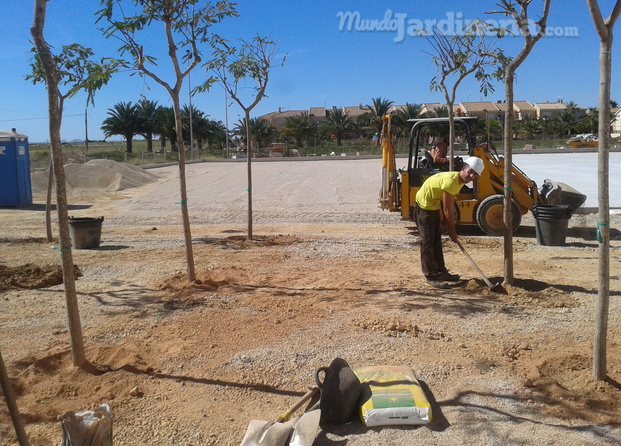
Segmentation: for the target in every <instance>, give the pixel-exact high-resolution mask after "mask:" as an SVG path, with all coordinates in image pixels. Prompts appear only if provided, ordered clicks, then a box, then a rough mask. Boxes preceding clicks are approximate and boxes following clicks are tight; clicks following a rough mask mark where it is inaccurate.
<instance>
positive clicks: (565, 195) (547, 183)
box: [539, 179, 587, 214]
mask: <svg viewBox="0 0 621 446" xmlns="http://www.w3.org/2000/svg"><path fill="white" fill-rule="evenodd" d="M539 193H540V194H541V196H542V197H544V198H545V199H546V203H547V204H555V205H558V204H563V205H567V206H569V207H570V208H571V213H572V214H573V213H574V212H576V211H577V210H578V208H579V207H580V206H582V205H583V204H584V202H585V201H586V199H587V197H586V195H584V194H583V193H581V192H579V191H577V190H576V189H574V188H573V187H571V186H568V185H567V184H565V183H561V182H557V181H552V180H550V179H545V180H543V185H542V186H541V187H540V188H539Z"/></svg>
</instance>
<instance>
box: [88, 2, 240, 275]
mask: <svg viewBox="0 0 621 446" xmlns="http://www.w3.org/2000/svg"><path fill="white" fill-rule="evenodd" d="M100 3H101V5H102V6H103V9H102V10H100V11H99V12H98V13H97V14H98V16H99V18H98V19H97V20H98V21H100V20H105V21H107V22H108V23H109V25H110V26H109V27H108V28H107V29H105V30H102V31H103V33H104V35H105V36H106V37H107V38H108V37H115V38H117V39H119V40H120V41H121V42H122V43H123V45H122V46H121V47H120V49H119V52H120V53H121V55H123V54H126V53H127V54H129V56H130V59H131V60H130V61H125V62H124V66H125V67H126V68H128V69H130V70H133V71H134V72H135V73H139V74H140V75H146V76H148V77H150V78H151V79H153V80H154V81H155V82H157V83H158V84H159V85H161V86H162V87H164V88H165V89H166V91H168V94H169V95H170V98H171V100H172V103H173V110H174V112H175V130H176V134H177V147H178V149H179V188H180V195H181V203H180V204H181V216H182V219H183V234H184V238H185V253H186V266H187V275H188V282H193V281H194V279H195V272H194V253H193V249H192V234H191V230H190V217H189V213H188V196H187V187H186V178H185V146H184V143H183V123H182V119H181V103H180V100H179V95H180V93H181V87H182V85H183V80H184V79H185V77H186V76H188V75H189V74H190V72H191V71H192V70H193V69H194V68H195V67H196V66H197V65H198V64H199V63H200V62H201V60H202V51H201V45H202V44H209V45H211V44H212V42H213V41H214V39H215V35H214V34H212V33H211V32H210V28H211V27H212V25H214V24H215V23H219V22H220V21H222V20H223V19H224V18H226V17H230V16H237V15H238V14H237V11H236V10H235V4H234V3H231V2H228V1H218V2H216V3H215V4H212V3H210V2H208V3H206V4H205V5H204V6H198V3H199V0H131V1H130V0H125V1H121V0H100ZM131 4H133V5H134V6H135V7H136V9H137V15H135V16H129V15H126V14H125V12H124V10H123V9H124V8H123V6H124V5H125V6H127V7H128V8H127V9H129V6H130V5H131ZM154 22H155V23H157V22H159V23H160V24H162V25H163V27H164V37H165V41H166V45H167V47H168V56H169V57H170V62H171V64H172V66H173V70H174V76H173V81H172V82H168V81H166V80H164V77H162V76H163V75H160V74H157V73H156V72H155V70H156V68H157V63H156V58H155V57H153V56H150V55H149V54H147V53H146V51H145V47H144V44H143V43H140V42H139V40H138V35H137V34H140V32H141V31H147V30H148V29H149V27H150V25H152V24H153V23H154ZM145 34H146V33H142V35H143V38H144V39H145V41H146V40H147V39H149V40H150V42H151V43H152V44H153V45H155V44H157V42H154V40H153V39H152V37H150V38H148V37H147V36H146V35H145ZM182 50H185V51H184V53H183V55H182V56H181V57H180V56H179V51H182ZM182 62H183V63H188V65H187V66H186V68H185V69H183V68H182V66H181V63H182Z"/></svg>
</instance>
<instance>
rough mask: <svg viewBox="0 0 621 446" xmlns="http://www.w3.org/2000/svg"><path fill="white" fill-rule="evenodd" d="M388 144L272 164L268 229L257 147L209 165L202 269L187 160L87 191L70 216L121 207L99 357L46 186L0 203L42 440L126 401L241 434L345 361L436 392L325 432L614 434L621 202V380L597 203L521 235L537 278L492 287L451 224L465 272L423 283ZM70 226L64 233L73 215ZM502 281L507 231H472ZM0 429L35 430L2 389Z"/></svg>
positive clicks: (541, 440)
mask: <svg viewBox="0 0 621 446" xmlns="http://www.w3.org/2000/svg"><path fill="white" fill-rule="evenodd" d="M379 163H380V162H379V160H337V161H325V160H321V161H308V162H303V161H295V162H289V161H280V162H257V163H255V164H254V170H253V174H254V175H253V177H254V180H253V188H252V189H253V195H254V200H253V209H254V220H253V223H254V224H253V232H254V240H252V241H248V240H246V237H245V235H246V230H247V226H246V221H247V220H246V219H247V215H246V209H247V201H246V200H247V188H248V187H247V184H246V177H245V164H243V163H203V164H194V165H191V166H188V191H189V200H188V206H189V212H190V216H191V219H192V231H193V232H192V236H193V241H194V244H193V249H194V259H195V264H196V271H197V280H196V281H195V282H194V283H191V284H188V283H187V280H186V274H185V263H184V262H185V253H184V249H183V235H182V232H181V230H180V227H179V226H180V225H179V222H180V219H181V215H180V212H179V204H178V202H179V198H178V196H179V194H178V181H177V173H176V167H168V168H160V169H153V170H150V171H149V172H150V173H154V174H156V175H157V176H158V177H159V180H158V181H157V182H156V183H151V184H146V185H144V186H141V187H136V188H126V189H119V190H116V191H108V192H105V193H102V192H101V191H97V190H96V189H75V190H73V192H72V195H71V197H70V200H69V201H70V204H71V211H70V214H71V215H73V216H75V217H81V216H90V217H97V216H100V215H103V216H105V221H104V223H103V234H102V243H101V247H100V248H99V249H95V250H73V256H74V263H75V265H76V267H77V269H76V275H78V276H79V278H78V280H77V282H76V285H77V289H78V293H79V296H78V297H79V305H80V313H81V319H82V324H83V332H84V343H85V346H86V356H87V358H88V360H89V361H90V362H91V363H93V364H94V365H96V366H97V368H98V369H99V371H100V372H98V373H93V372H88V371H84V370H81V369H76V368H74V367H73V366H72V365H71V351H70V348H69V335H68V330H67V328H66V327H67V317H66V310H65V305H64V292H63V287H62V285H61V284H58V282H59V278H58V277H59V274H58V265H59V263H60V262H59V256H58V250H55V249H51V248H50V245H51V244H50V243H48V242H47V241H45V238H44V237H45V228H44V206H43V203H44V196H43V194H42V193H40V191H36V193H35V204H34V205H32V206H30V207H28V208H24V209H0V221H2V225H0V248H1V249H2V258H1V260H0V333H1V337H0V351H1V352H2V356H3V358H4V361H5V363H6V364H7V368H8V371H9V375H10V377H11V383H12V386H13V389H14V391H15V393H16V394H17V397H18V399H17V403H18V406H19V409H20V412H21V413H22V417H23V419H24V421H25V423H26V431H27V433H28V436H29V438H30V443H31V444H32V445H50V444H58V443H59V442H60V439H61V427H60V424H59V423H58V421H57V416H58V415H61V414H63V413H64V412H65V411H68V410H74V411H81V410H89V409H94V408H95V407H97V406H98V405H100V404H101V403H108V404H109V405H110V407H111V408H112V411H113V412H114V414H115V421H114V437H115V440H114V444H115V445H127V446H129V445H152V446H159V445H188V446H189V445H236V444H239V442H240V441H241V439H242V437H243V435H244V432H245V430H246V427H247V426H248V422H249V421H250V420H251V419H261V420H271V419H274V418H275V417H277V416H278V415H279V414H281V413H282V412H283V411H284V410H285V409H286V408H287V407H289V406H290V405H291V404H292V403H293V402H295V401H296V400H297V399H298V398H299V396H301V395H302V394H303V393H305V391H306V390H307V388H308V386H311V385H312V384H313V375H314V371H315V370H316V369H317V368H319V367H322V366H327V365H328V364H329V363H330V362H331V360H332V359H334V358H336V357H342V358H344V359H345V360H347V361H348V362H349V364H350V365H351V366H352V367H362V366H367V365H385V364H394V365H408V366H411V367H412V368H413V369H414V370H415V371H416V373H417V376H418V378H419V379H420V380H421V382H422V384H423V387H424V388H425V389H426V393H427V396H428V398H429V399H430V401H431V402H432V409H433V417H434V419H433V421H432V423H431V424H429V425H427V426H420V427H398V428H395V427H384V428H371V429H367V428H365V427H363V426H362V424H361V423H360V422H359V421H354V422H352V423H349V424H344V425H333V426H328V427H326V428H325V429H323V430H322V432H321V433H320V435H319V437H318V438H317V440H316V442H315V444H316V445H345V444H347V445H349V446H357V445H361V446H362V445H365V446H368V445H396V446H406V445H408V446H409V445H412V444H428V445H463V444H477V445H478V444H481V445H506V444H522V445H552V444H564V445H584V444H589V445H604V444H619V443H620V442H621V429H620V427H621V384H620V383H621V345H620V344H619V342H618V340H619V339H620V335H621V328H620V327H621V325H620V324H619V322H620V319H621V302H620V298H619V296H620V295H621V294H620V292H619V290H621V277H620V273H619V271H620V260H621V239H620V238H619V234H620V232H619V230H620V229H621V220H620V216H618V215H616V216H613V221H612V224H611V228H612V233H613V237H615V240H613V241H612V249H611V252H610V255H611V283H610V285H611V290H612V291H611V300H610V310H609V329H608V347H607V349H608V367H607V369H608V376H609V379H608V380H607V381H605V382H597V381H596V380H594V379H593V378H592V376H591V365H592V344H593V333H594V327H595V322H594V319H595V311H596V306H597V287H598V285H597V264H598V243H597V242H596V240H595V231H594V227H595V217H594V216H575V217H574V218H572V219H571V221H570V228H569V231H568V238H567V245H566V246H563V247H551V246H540V245H538V244H537V241H536V238H535V229H534V224H533V221H532V218H529V217H525V219H524V220H523V223H524V226H523V227H522V228H520V229H519V230H518V232H517V234H516V237H515V240H514V242H515V243H514V259H515V276H516V283H515V285H514V286H505V287H504V292H502V293H493V292H490V291H489V290H488V289H487V287H485V286H484V285H483V282H482V281H480V280H478V277H477V274H476V272H475V271H473V270H472V268H471V266H470V264H469V263H468V261H467V259H466V258H465V257H464V256H463V255H462V253H461V252H460V250H459V249H458V248H457V247H456V246H455V245H453V244H452V243H451V242H450V241H448V240H446V242H445V256H446V259H447V263H448V265H449V268H450V269H451V270H452V271H453V272H456V273H459V274H461V275H462V278H463V279H464V280H463V281H462V282H459V283H457V284H456V285H455V286H454V287H452V288H451V289H449V290H436V289H431V288H429V287H427V286H425V285H424V284H423V281H422V274H421V272H420V268H419V252H418V239H417V231H416V229H415V228H414V226H413V224H412V223H411V222H408V221H402V220H401V219H400V217H399V216H398V215H397V214H393V213H388V212H385V211H384V212H382V211H381V210H380V209H379V208H378V206H377V194H378V189H379V184H380V177H379V174H380V168H379ZM55 232H56V230H55ZM460 237H461V239H462V241H463V243H464V244H465V246H466V249H467V250H468V251H469V253H470V254H471V255H472V257H473V258H474V259H475V260H476V261H477V262H478V263H479V266H480V267H481V268H482V269H483V271H485V272H486V273H487V274H488V275H489V276H490V278H491V280H492V281H499V280H501V277H502V271H503V259H502V257H503V253H502V250H503V248H502V240H501V239H499V238H490V237H487V236H484V235H482V233H480V232H479V231H477V230H475V229H468V228H462V229H461V230H460ZM0 438H1V440H0V444H2V445H16V444H17V442H16V440H15V435H14V433H13V429H12V426H11V423H10V419H9V417H8V414H7V410H6V408H5V406H4V405H3V404H0Z"/></svg>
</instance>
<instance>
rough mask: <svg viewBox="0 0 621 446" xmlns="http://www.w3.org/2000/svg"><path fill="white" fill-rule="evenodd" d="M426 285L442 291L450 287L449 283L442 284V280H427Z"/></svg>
mask: <svg viewBox="0 0 621 446" xmlns="http://www.w3.org/2000/svg"><path fill="white" fill-rule="evenodd" d="M425 285H427V286H430V287H432V288H438V289H440V290H446V289H447V288H448V287H449V286H448V283H446V282H442V281H441V280H430V279H425Z"/></svg>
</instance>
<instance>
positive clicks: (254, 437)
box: [240, 419, 297, 446]
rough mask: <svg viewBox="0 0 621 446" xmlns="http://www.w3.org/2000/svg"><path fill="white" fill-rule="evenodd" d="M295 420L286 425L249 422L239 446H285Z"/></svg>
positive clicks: (270, 422)
mask: <svg viewBox="0 0 621 446" xmlns="http://www.w3.org/2000/svg"><path fill="white" fill-rule="evenodd" d="M296 421H297V420H296V419H293V420H289V421H287V422H286V423H274V422H273V421H262V420H250V423H249V424H248V428H247V429H246V435H244V439H243V440H242V442H241V445H240V446H285V445H286V444H287V440H288V439H289V435H291V431H292V430H293V426H294V424H295V422H296Z"/></svg>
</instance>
